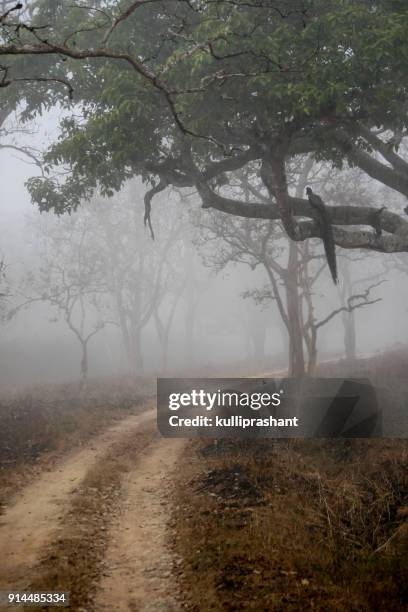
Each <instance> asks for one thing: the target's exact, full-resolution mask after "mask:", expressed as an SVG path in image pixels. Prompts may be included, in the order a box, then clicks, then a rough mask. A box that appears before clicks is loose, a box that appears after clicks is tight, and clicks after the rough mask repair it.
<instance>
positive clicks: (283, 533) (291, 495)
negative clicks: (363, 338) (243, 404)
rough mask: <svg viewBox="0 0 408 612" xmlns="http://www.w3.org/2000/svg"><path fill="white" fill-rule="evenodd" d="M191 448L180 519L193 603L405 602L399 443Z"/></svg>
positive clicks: (203, 606) (239, 606)
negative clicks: (192, 454) (190, 460)
mask: <svg viewBox="0 0 408 612" xmlns="http://www.w3.org/2000/svg"><path fill="white" fill-rule="evenodd" d="M192 446H193V448H191V447H190V449H189V452H190V453H191V452H194V454H195V461H194V463H193V467H192V471H191V472H190V474H189V476H188V477H187V476H184V477H183V479H182V481H181V482H180V483H179V490H178V501H177V505H178V506H179V509H178V511H177V516H176V518H175V526H176V531H177V534H178V537H177V539H176V544H175V546H176V550H177V553H178V554H179V555H181V557H182V559H183V562H182V564H181V565H180V566H179V568H178V569H179V571H180V572H181V574H180V578H181V582H182V585H183V590H184V592H188V593H190V594H191V597H190V599H189V601H188V608H189V609H191V610H197V611H200V612H204V611H206V610H224V609H225V610H257V611H260V610H283V609H284V610H308V609H314V610H316V609H317V610H339V611H340V610H342V611H343V610H344V611H346V610H347V611H349V610H376V609H378V610H382V609H388V610H402V609H403V601H404V598H406V597H407V596H408V590H407V581H406V577H407V575H408V574H407V572H408V564H407V560H408V556H407V555H408V533H407V530H406V529H407V524H406V522H405V521H406V519H407V516H406V514H407V511H408V479H407V468H408V458H407V450H408V446H407V444H406V443H405V442H404V441H399V442H398V444H395V443H394V442H390V441H377V442H373V441H372V442H367V443H365V442H364V441H357V440H355V441H353V442H351V443H347V444H346V443H345V442H343V441H339V443H337V442H331V443H330V444H329V443H323V442H309V441H292V442H288V441H280V442H274V441H266V440H265V441H263V442H261V441H254V442H253V441H251V443H250V442H247V443H244V442H239V441H236V442H233V443H232V442H229V443H228V442H226V441H219V443H218V444H217V445H214V444H213V443H210V444H208V443H207V444H204V443H195V444H194V445H192ZM197 578H199V579H197ZM376 606H377V607H376Z"/></svg>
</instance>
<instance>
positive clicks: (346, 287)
mask: <svg viewBox="0 0 408 612" xmlns="http://www.w3.org/2000/svg"><path fill="white" fill-rule="evenodd" d="M342 274H343V287H342V288H341V292H340V296H341V305H342V306H347V300H348V298H349V297H350V296H351V294H352V281H351V274H350V263H349V262H348V261H344V262H343V266H342ZM342 322H343V327H344V354H345V357H346V359H347V361H354V359H356V319H355V314H354V311H353V310H352V311H351V312H343V313H342Z"/></svg>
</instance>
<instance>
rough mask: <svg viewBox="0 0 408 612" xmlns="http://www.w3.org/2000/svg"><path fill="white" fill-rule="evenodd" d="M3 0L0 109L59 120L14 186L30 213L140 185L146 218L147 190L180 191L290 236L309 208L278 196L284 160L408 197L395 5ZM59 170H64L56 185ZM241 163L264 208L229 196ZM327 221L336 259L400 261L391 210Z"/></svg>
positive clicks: (310, 229) (312, 231) (407, 16)
mask: <svg viewBox="0 0 408 612" xmlns="http://www.w3.org/2000/svg"><path fill="white" fill-rule="evenodd" d="M5 4H6V5H8V6H9V9H8V11H4V12H3V16H2V17H0V55H1V56H2V58H1V64H2V67H1V68H0V70H1V71H2V74H3V87H4V89H3V92H4V98H3V99H2V103H1V104H6V103H9V104H12V105H13V104H14V105H15V104H16V101H17V100H21V98H23V99H24V100H25V104H26V107H25V108H26V112H27V113H28V115H30V114H32V113H35V112H38V111H40V110H41V109H43V108H44V106H47V105H48V104H55V103H56V102H60V103H63V104H64V105H65V106H66V108H67V111H68V114H67V118H66V119H65V120H64V121H63V124H62V132H61V137H60V139H59V141H58V142H57V143H55V144H54V145H53V146H52V147H51V148H50V150H49V151H48V152H47V153H46V155H45V164H46V166H45V169H46V172H47V175H46V176H45V178H35V179H32V180H31V181H30V183H29V187H30V190H31V193H32V197H33V199H34V200H35V201H36V202H37V203H38V204H39V206H40V208H41V209H48V210H49V209H54V210H55V211H56V212H57V213H61V212H64V211H66V210H70V209H72V208H75V207H77V206H78V205H79V204H80V201H81V199H82V198H87V197H90V195H91V194H92V193H93V191H94V190H95V189H101V191H102V193H104V194H105V195H113V193H114V192H116V191H118V190H119V189H120V188H121V186H122V185H123V183H124V181H126V180H127V179H128V178H130V177H132V176H134V175H141V176H142V177H143V178H144V179H145V181H149V182H150V183H151V189H150V190H149V191H148V193H147V195H146V199H145V202H146V219H149V214H150V204H151V199H152V197H153V195H154V194H155V193H157V192H158V191H160V190H162V189H164V188H165V187H166V186H168V185H175V186H177V187H191V186H193V187H195V188H197V190H198V192H199V194H200V196H201V199H202V201H203V205H204V206H205V207H213V208H217V209H219V210H222V211H224V212H227V213H230V214H234V215H241V216H246V217H261V218H272V219H274V218H275V219H281V220H282V222H283V225H284V227H285V229H286V231H287V233H288V234H289V235H290V236H291V237H292V238H293V239H295V240H304V239H306V238H309V237H312V236H319V235H320V232H321V228H320V226H319V223H317V222H316V215H315V212H314V211H313V210H312V209H311V207H310V206H309V203H308V201H307V200H305V199H303V198H299V197H297V198H296V197H293V196H291V195H290V193H289V190H288V187H287V181H286V172H285V162H286V161H287V160H289V159H291V158H296V156H297V155H301V154H305V153H308V154H313V155H314V156H315V157H316V159H326V160H330V161H331V162H332V163H333V164H335V165H337V166H339V167H341V165H342V164H343V163H344V162H347V163H348V164H349V165H352V166H357V167H359V168H361V169H362V170H363V171H364V172H365V173H367V174H368V175H369V176H370V177H372V178H374V179H377V180H379V181H380V182H381V183H383V184H384V185H386V186H388V187H390V188H391V189H393V190H395V191H397V192H399V193H401V194H403V195H404V196H407V197H408V163H407V162H406V161H405V159H404V156H403V149H404V136H405V133H406V130H407V85H408V83H407V79H408V73H407V70H406V65H407V60H408V6H407V4H406V2H404V1H403V0H400V1H399V0H395V1H394V0H373V1H370V0H285V1H283V0H166V1H164V0H136V1H133V2H131V1H129V0H126V1H119V2H118V1H113V0H106V1H100V2H96V1H93V2H91V1H89V2H83V3H82V2H81V3H77V4H75V5H72V4H69V3H67V2H64V1H60V0H53V1H51V0H37V1H33V2H28V3H27V6H25V7H20V5H19V4H16V3H14V2H11V3H8V2H6V3H5ZM0 14H1V13H0ZM21 75H22V76H21ZM0 78H1V72H0ZM21 78H23V79H27V78H30V79H36V80H37V84H36V85H35V87H33V84H32V82H31V87H30V89H28V88H27V81H21V80H20V81H19V79H21ZM39 79H42V80H39ZM22 88H23V89H22ZM72 91H73V96H71V95H69V94H70V93H71V92H72ZM71 97H72V98H73V99H72V100H71ZM0 107H1V105H0ZM79 111H80V112H79ZM58 166H64V167H65V166H68V167H69V168H70V170H71V173H70V175H69V178H68V179H66V180H64V181H62V182H61V181H57V180H56V178H55V172H54V171H55V168H56V167H58ZM248 166H253V168H254V170H255V174H256V175H257V177H258V179H259V180H261V181H262V183H263V186H264V189H265V191H266V193H267V197H268V200H269V201H268V202H264V201H262V202H243V201H240V200H238V199H236V198H234V197H233V196H234V191H233V172H234V171H237V170H239V169H241V168H245V167H248ZM228 187H230V189H228ZM330 215H331V220H332V223H333V224H334V225H335V227H334V237H335V240H336V242H337V244H339V245H341V246H343V247H345V248H361V247H363V248H369V249H375V250H379V251H387V252H389V251H406V250H408V223H407V221H406V219H405V218H404V214H402V215H399V214H396V213H395V212H391V211H390V210H386V211H383V212H382V213H381V218H380V219H379V218H376V217H375V215H376V209H375V207H361V206H345V205H338V206H332V207H330ZM373 215H374V216H373ZM305 219H308V220H305ZM347 226H348V227H347ZM357 226H364V227H357ZM367 226H372V227H375V228H377V229H378V227H380V230H381V231H380V232H378V231H375V232H373V231H372V230H369V229H366V228H367Z"/></svg>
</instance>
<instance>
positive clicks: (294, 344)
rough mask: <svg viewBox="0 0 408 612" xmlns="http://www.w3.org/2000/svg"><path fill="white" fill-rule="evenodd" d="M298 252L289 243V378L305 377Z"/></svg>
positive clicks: (287, 298) (287, 297)
mask: <svg viewBox="0 0 408 612" xmlns="http://www.w3.org/2000/svg"><path fill="white" fill-rule="evenodd" d="M297 269H298V251H297V245H296V243H295V242H293V241H292V240H290V241H289V261H288V273H287V278H286V301H287V314H288V334H289V376H304V375H305V359H304V352H303V332H302V323H301V306H302V305H301V298H300V295H299V285H298V275H297Z"/></svg>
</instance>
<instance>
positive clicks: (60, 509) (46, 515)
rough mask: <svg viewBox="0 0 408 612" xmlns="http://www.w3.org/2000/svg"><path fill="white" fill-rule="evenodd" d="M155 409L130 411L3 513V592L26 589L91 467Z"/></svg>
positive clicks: (0, 576)
mask: <svg viewBox="0 0 408 612" xmlns="http://www.w3.org/2000/svg"><path fill="white" fill-rule="evenodd" d="M154 415H155V411H154V410H153V409H152V408H151V407H150V406H149V409H148V410H146V411H145V412H143V413H141V414H138V415H132V416H131V417H128V418H126V419H124V420H123V421H121V422H119V423H118V424H115V425H114V426H113V427H110V428H108V429H107V430H106V431H104V432H103V433H102V434H101V435H100V436H98V437H96V438H95V439H94V440H91V441H90V442H88V445H87V447H86V448H84V449H83V450H79V451H75V452H72V453H70V454H69V455H68V457H67V458H65V459H63V460H62V461H61V462H60V463H59V464H58V465H57V466H55V467H53V468H52V470H51V471H48V472H44V473H42V474H41V475H40V477H39V478H37V479H35V480H34V481H33V482H32V483H31V484H30V485H28V486H27V487H25V488H24V489H23V490H22V491H20V492H19V493H18V494H17V495H16V496H15V498H14V499H13V500H11V502H10V505H9V506H8V508H7V509H6V510H5V512H4V514H3V515H2V516H0V551H1V556H0V590H6V589H10V588H12V589H19V590H23V589H24V586H25V585H26V584H27V583H28V582H29V577H30V573H31V569H32V568H33V566H34V565H35V564H36V563H37V562H38V560H39V557H40V554H41V551H42V550H43V549H44V547H46V546H47V544H48V543H49V542H50V541H51V540H52V539H53V538H54V537H55V532H56V531H57V529H58V527H59V525H60V522H61V519H62V518H63V515H64V514H65V511H66V510H67V509H68V508H69V503H70V500H69V498H70V495H71V494H72V493H74V492H75V490H76V489H77V487H78V485H80V483H81V481H82V480H83V478H84V477H85V476H86V474H87V472H88V471H89V469H90V468H92V467H93V466H94V465H95V464H96V463H97V461H98V460H99V459H100V458H102V457H103V455H104V454H106V452H107V451H108V450H109V448H110V447H111V446H112V445H114V444H115V443H117V442H118V441H120V439H121V437H122V436H125V435H128V434H129V432H131V431H132V430H133V429H137V428H138V427H140V426H141V425H142V424H145V423H146V422H148V421H152V422H153V418H154Z"/></svg>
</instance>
